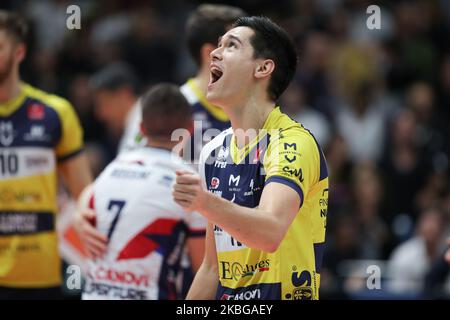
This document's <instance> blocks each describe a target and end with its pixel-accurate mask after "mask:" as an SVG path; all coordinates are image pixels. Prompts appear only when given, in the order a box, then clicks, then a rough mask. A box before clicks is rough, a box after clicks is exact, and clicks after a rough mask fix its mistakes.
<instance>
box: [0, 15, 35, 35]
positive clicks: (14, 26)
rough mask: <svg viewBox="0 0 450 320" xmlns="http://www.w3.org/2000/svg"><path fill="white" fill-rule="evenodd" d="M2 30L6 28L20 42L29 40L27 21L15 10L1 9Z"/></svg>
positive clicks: (0, 24)
mask: <svg viewBox="0 0 450 320" xmlns="http://www.w3.org/2000/svg"><path fill="white" fill-rule="evenodd" d="M0 30H5V31H6V32H7V33H8V34H9V35H10V36H12V37H13V38H14V39H15V40H16V41H17V42H19V43H25V42H26V41H27V36H28V24H27V21H26V20H25V18H23V17H22V16H20V15H19V14H17V13H15V12H10V11H5V10H0Z"/></svg>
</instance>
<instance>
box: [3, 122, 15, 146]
mask: <svg viewBox="0 0 450 320" xmlns="http://www.w3.org/2000/svg"><path fill="white" fill-rule="evenodd" d="M13 141H14V128H13V123H12V122H11V121H8V122H0V144H2V145H3V146H5V147H8V146H10V145H11V144H12V143H13Z"/></svg>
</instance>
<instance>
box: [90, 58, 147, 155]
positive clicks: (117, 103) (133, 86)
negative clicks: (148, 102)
mask: <svg viewBox="0 0 450 320" xmlns="http://www.w3.org/2000/svg"><path fill="white" fill-rule="evenodd" d="M91 87H92V89H93V92H94V101H95V114H96V116H97V118H98V119H99V120H100V121H102V122H104V124H105V125H106V129H107V131H108V136H109V137H110V141H109V143H110V146H111V150H109V153H110V156H111V159H112V158H113V157H114V156H115V155H116V153H117V152H118V151H121V150H124V149H129V148H133V147H134V146H135V145H138V144H139V141H133V140H134V139H138V140H139V139H141V138H142V137H141V136H139V135H138V134H137V133H136V132H135V131H136V128H139V122H138V123H136V124H135V123H132V122H134V121H138V120H140V117H138V116H137V115H136V114H137V113H139V112H140V106H139V104H137V101H138V99H139V93H138V92H139V85H138V80H137V78H136V76H135V73H134V71H133V70H132V69H131V67H129V66H128V65H126V64H125V63H115V64H111V65H109V66H107V67H105V68H103V69H102V70H100V71H99V72H97V73H96V74H95V75H93V77H92V79H91ZM132 141H133V142H134V145H131V146H129V145H125V144H126V143H131V142H132Z"/></svg>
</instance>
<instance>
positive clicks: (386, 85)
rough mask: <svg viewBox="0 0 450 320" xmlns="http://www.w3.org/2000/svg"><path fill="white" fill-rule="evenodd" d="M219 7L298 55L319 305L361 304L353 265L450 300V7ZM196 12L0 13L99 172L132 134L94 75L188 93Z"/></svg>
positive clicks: (24, 8) (87, 7)
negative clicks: (124, 68) (66, 111)
mask: <svg viewBox="0 0 450 320" xmlns="http://www.w3.org/2000/svg"><path fill="white" fill-rule="evenodd" d="M210 2H211V3H227V4H231V5H236V6H240V7H241V8H243V9H244V10H245V11H246V12H248V13H250V14H252V15H261V14H262V15H267V16H269V17H270V18H272V19H273V20H274V21H276V22H277V23H279V24H280V25H281V26H282V27H284V28H285V29H286V30H287V31H288V32H289V33H290V34H291V35H292V37H293V38H294V40H295V42H296V44H297V47H298V51H299V66H298V71H297V74H296V76H295V79H294V81H293V83H292V84H291V86H290V87H289V88H288V90H287V91H286V92H285V93H284V95H283V96H282V98H281V100H280V102H279V103H280V106H281V108H282V109H283V110H284V111H285V112H286V113H288V114H289V115H290V116H291V117H292V118H294V119H295V120H297V121H299V122H301V123H302V124H303V125H304V126H305V127H307V128H309V129H310V130H311V131H312V133H313V134H314V135H315V137H316V139H317V140H318V141H319V143H320V144H321V145H322V147H323V148H324V151H325V155H326V158H327V162H328V167H329V172H330V195H329V209H328V222H327V228H328V229H327V232H328V233H327V249H326V251H325V257H324V267H323V270H322V283H321V295H322V298H352V297H358V296H355V295H353V293H354V292H361V290H359V289H362V288H365V285H366V281H365V277H366V276H367V274H365V269H364V270H363V271H361V270H360V268H359V267H358V264H357V263H356V262H357V261H369V262H370V261H375V262H374V263H377V262H378V263H379V264H380V265H382V264H384V266H385V268H383V279H384V280H386V281H385V282H383V283H382V288H383V289H388V291H389V294H392V296H393V297H394V296H395V295H397V296H399V297H409V296H411V297H425V298H428V297H433V298H436V297H445V296H447V297H449V296H450V286H448V285H447V283H450V282H449V281H446V279H447V278H448V273H449V272H448V271H449V270H448V266H444V267H441V266H440V263H441V260H442V256H443V252H444V250H445V248H446V241H445V239H446V237H447V236H448V235H450V189H449V166H450V162H449V161H450V159H449V154H450V138H449V137H450V125H449V124H450V121H449V120H450V2H449V1H445V0H416V1H413V0H409V1H406V0H405V1H364V0H354V1H351V0H347V1H346V0H320V1H312V0H307V1H300V0H298V1H296V0H286V1H285V0H282V1H271V0H260V1H256V0H241V1H237V0H235V1H210ZM372 2H374V3H375V2H376V4H377V5H379V6H380V8H381V29H380V30H377V29H375V30H370V29H368V28H367V26H366V20H367V18H368V16H369V15H368V14H367V13H366V9H367V7H368V6H369V5H371V4H374V3H372ZM199 3H200V1H181V0H175V1H162V0H152V1H149V0H145V1H144V0H142V1H140V0H129V1H119V0H99V1H88V0H78V1H75V0H52V1H50V0H44V1H26V0H22V1H17V0H14V1H8V0H6V1H5V0H3V1H2V3H1V4H0V7H2V8H6V9H11V10H16V11H20V12H22V13H23V14H24V15H25V16H26V17H27V18H28V19H29V21H30V22H31V25H32V27H31V36H30V39H29V52H28V57H27V60H26V61H25V63H24V64H23V66H22V70H21V71H22V72H21V73H22V78H23V80H24V81H26V82H29V83H31V84H32V85H34V86H37V87H38V88H40V89H43V90H45V91H49V92H53V93H56V94H59V95H61V96H63V97H66V98H67V99H69V100H70V102H71V103H72V104H73V105H74V107H75V109H76V111H77V113H78V115H79V117H80V119H81V122H82V125H83V128H84V130H85V142H86V149H87V150H88V154H89V156H90V159H91V165H92V169H93V170H94V173H95V174H98V173H99V172H100V171H101V169H102V168H103V167H104V166H105V165H106V164H107V163H108V162H109V161H111V160H112V159H113V158H114V156H115V153H116V150H117V146H118V143H119V139H120V136H121V135H122V130H123V127H121V126H120V125H119V126H117V125H113V124H112V123H111V121H105V119H104V117H102V113H104V112H108V111H107V110H106V111H103V112H102V110H99V109H98V108H96V106H95V100H94V99H93V95H92V92H91V88H90V83H91V82H90V78H91V76H92V74H93V73H95V72H96V71H97V70H99V69H100V68H102V67H104V66H106V65H108V64H111V63H113V62H118V61H121V62H125V63H127V64H128V65H129V66H131V68H133V70H134V72H135V74H136V79H137V80H138V83H139V87H138V88H137V92H136V97H137V96H138V95H139V92H142V91H143V90H144V89H146V88H148V87H149V86H151V85H152V84H155V83H158V82H161V81H170V82H174V83H177V84H181V83H183V82H185V81H186V79H187V78H188V77H189V76H192V75H193V70H194V63H193V61H191V60H190V58H189V55H188V53H187V48H186V45H185V42H184V38H183V34H184V32H183V28H184V23H185V20H186V17H187V15H188V14H189V13H190V11H191V10H192V9H193V8H195V7H196V6H197V5H198V4H199ZM71 4H77V5H79V6H80V8H81V14H82V15H81V30H68V29H67V27H66V19H67V17H68V15H67V13H66V9H67V7H68V6H69V5H71ZM361 279H363V280H361ZM449 279H450V278H449ZM383 292H385V291H383ZM386 292H387V291H386ZM446 292H447V293H446ZM366 294H367V292H366ZM370 294H373V293H370ZM384 294H385V295H384V297H387V293H384ZM446 294H447V295H446Z"/></svg>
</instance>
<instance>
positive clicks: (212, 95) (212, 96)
mask: <svg viewBox="0 0 450 320" xmlns="http://www.w3.org/2000/svg"><path fill="white" fill-rule="evenodd" d="M206 99H207V100H208V101H209V102H210V103H212V104H213V105H215V106H218V107H221V106H222V105H221V102H222V99H220V97H219V95H218V94H217V93H216V92H211V91H209V90H208V92H207V93H206Z"/></svg>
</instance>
